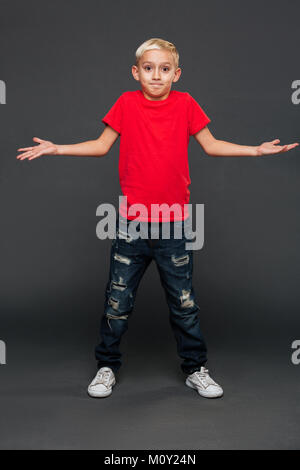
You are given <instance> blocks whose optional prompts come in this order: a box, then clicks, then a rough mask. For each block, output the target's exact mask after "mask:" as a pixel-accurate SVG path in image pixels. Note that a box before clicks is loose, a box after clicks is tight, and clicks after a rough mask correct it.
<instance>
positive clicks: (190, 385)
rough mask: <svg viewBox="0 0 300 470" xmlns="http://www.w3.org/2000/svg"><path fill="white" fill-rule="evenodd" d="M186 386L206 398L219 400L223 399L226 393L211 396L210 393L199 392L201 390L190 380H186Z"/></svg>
mask: <svg viewBox="0 0 300 470" xmlns="http://www.w3.org/2000/svg"><path fill="white" fill-rule="evenodd" d="M185 384H186V385H187V386H188V387H190V388H193V389H194V390H197V392H198V393H199V395H201V397H205V398H219V397H222V396H223V394H224V392H223V391H222V392H219V393H218V394H213V395H212V394H211V393H209V392H206V391H205V390H199V388H198V387H197V386H196V385H194V384H193V383H192V382H190V381H189V379H186V381H185Z"/></svg>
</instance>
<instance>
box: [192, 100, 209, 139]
mask: <svg viewBox="0 0 300 470" xmlns="http://www.w3.org/2000/svg"><path fill="white" fill-rule="evenodd" d="M187 95H188V121H189V124H188V125H189V135H194V134H196V133H197V132H199V131H201V129H203V128H204V127H205V126H206V125H207V124H208V123H210V122H211V119H210V118H209V117H208V116H207V115H206V114H205V112H204V111H203V109H202V108H201V106H200V105H199V103H197V101H196V100H195V99H194V98H193V97H192V96H191V95H190V94H189V93H187Z"/></svg>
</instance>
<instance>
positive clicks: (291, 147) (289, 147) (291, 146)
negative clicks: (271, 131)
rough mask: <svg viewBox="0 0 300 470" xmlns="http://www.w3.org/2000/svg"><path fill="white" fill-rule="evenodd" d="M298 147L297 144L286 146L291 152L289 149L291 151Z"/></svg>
mask: <svg viewBox="0 0 300 470" xmlns="http://www.w3.org/2000/svg"><path fill="white" fill-rule="evenodd" d="M298 145H299V144H298V143H297V144H289V145H288V146H287V150H291V149H293V148H295V147H298Z"/></svg>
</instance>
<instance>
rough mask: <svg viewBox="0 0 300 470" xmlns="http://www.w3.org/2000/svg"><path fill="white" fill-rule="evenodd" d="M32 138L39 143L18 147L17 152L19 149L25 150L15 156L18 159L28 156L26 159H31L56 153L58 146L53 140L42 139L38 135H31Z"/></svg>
mask: <svg viewBox="0 0 300 470" xmlns="http://www.w3.org/2000/svg"><path fill="white" fill-rule="evenodd" d="M32 140H34V141H35V142H38V143H39V145H36V146H34V147H24V148H19V149H18V152H19V151H21V150H25V152H24V153H21V154H19V155H18V156H17V159H18V160H24V159H25V158H28V160H33V159H34V158H38V157H41V156H42V155H57V154H58V146H57V145H55V144H54V143H53V142H50V141H49V140H42V139H39V138H38V137H33V139H32Z"/></svg>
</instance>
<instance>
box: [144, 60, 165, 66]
mask: <svg viewBox="0 0 300 470" xmlns="http://www.w3.org/2000/svg"><path fill="white" fill-rule="evenodd" d="M142 64H143V65H144V64H154V62H150V60H146V61H145V62H142ZM162 64H165V65H171V62H161V65H162Z"/></svg>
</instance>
